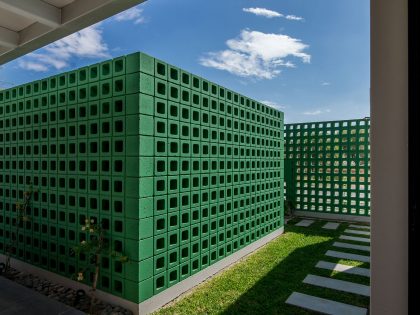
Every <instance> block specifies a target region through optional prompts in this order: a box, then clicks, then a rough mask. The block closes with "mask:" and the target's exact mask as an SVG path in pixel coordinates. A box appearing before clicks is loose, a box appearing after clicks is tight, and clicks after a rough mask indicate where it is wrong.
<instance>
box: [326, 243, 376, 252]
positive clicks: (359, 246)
mask: <svg viewBox="0 0 420 315" xmlns="http://www.w3.org/2000/svg"><path fill="white" fill-rule="evenodd" d="M333 246H334V247H341V248H350V249H358V250H364V251H366V252H370V246H366V245H355V244H350V243H342V242H334V244H333Z"/></svg>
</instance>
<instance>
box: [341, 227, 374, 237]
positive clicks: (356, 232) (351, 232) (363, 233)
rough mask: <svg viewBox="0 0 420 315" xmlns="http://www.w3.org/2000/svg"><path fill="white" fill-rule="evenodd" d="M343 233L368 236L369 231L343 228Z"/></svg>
mask: <svg viewBox="0 0 420 315" xmlns="http://www.w3.org/2000/svg"><path fill="white" fill-rule="evenodd" d="M344 233H347V234H356V235H366V236H370V231H359V230H351V229H346V230H344Z"/></svg>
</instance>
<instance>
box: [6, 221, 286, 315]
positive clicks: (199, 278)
mask: <svg viewBox="0 0 420 315" xmlns="http://www.w3.org/2000/svg"><path fill="white" fill-rule="evenodd" d="M283 232H284V227H281V228H279V229H278V230H276V231H274V232H272V233H270V234H268V235H266V236H264V237H263V238H261V239H259V240H257V241H255V242H253V243H251V244H249V245H248V246H246V247H244V248H242V249H241V250H239V251H237V252H235V253H233V254H232V255H229V256H228V257H226V258H223V259H222V260H220V261H218V262H217V263H215V264H213V265H211V266H209V267H207V268H206V269H204V270H202V271H200V272H198V273H196V274H195V275H193V276H191V277H189V278H187V279H185V280H183V281H181V282H179V283H177V284H176V285H174V286H172V287H170V288H169V289H167V290H165V291H163V292H161V293H159V294H157V295H155V296H153V297H151V298H150V299H148V300H146V301H144V302H142V303H140V304H136V303H133V302H130V301H127V300H125V299H123V298H120V297H117V296H115V295H112V294H109V293H106V292H103V291H99V290H98V291H96V296H97V297H98V298H99V299H101V300H105V301H107V302H109V303H111V304H116V305H120V306H122V307H124V308H126V309H129V310H131V311H132V312H133V313H134V314H139V315H146V314H150V313H152V312H154V311H156V310H157V309H159V308H161V307H162V306H164V305H166V304H168V303H169V302H171V301H173V300H174V299H176V298H177V297H179V296H180V295H181V294H183V293H185V292H187V291H188V290H190V289H192V288H194V287H195V286H197V285H198V284H200V283H201V282H203V281H205V280H206V279H208V278H210V277H212V276H213V275H215V274H217V273H219V272H220V271H222V270H223V269H225V268H227V267H229V266H230V265H232V264H234V263H235V262H237V261H238V260H240V259H241V258H243V257H245V256H247V255H249V254H251V253H252V252H254V251H255V250H257V249H258V248H260V247H262V246H264V245H265V244H267V243H268V242H270V241H272V240H274V239H275V238H277V237H279V236H280V235H281V234H283ZM5 258H6V256H5V255H2V254H0V259H1V260H4V259H5ZM11 265H12V267H13V268H16V269H18V270H21V271H25V272H29V273H32V274H35V275H37V276H39V277H42V278H45V279H48V280H50V281H52V282H55V283H58V284H61V285H63V286H67V287H69V288H73V289H83V290H85V291H86V292H88V291H89V290H90V287H89V286H87V285H85V284H82V283H79V282H76V281H73V280H70V279H68V278H65V277H63V276H61V275H58V274H55V273H53V272H50V271H47V270H44V269H41V268H39V267H36V266H33V265H30V264H28V263H25V262H22V261H20V260H17V259H13V258H12V260H11Z"/></svg>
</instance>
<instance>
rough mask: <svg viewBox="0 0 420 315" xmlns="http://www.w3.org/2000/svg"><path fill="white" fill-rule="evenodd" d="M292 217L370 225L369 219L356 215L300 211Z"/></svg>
mask: <svg viewBox="0 0 420 315" xmlns="http://www.w3.org/2000/svg"><path fill="white" fill-rule="evenodd" d="M294 215H296V216H299V217H306V218H316V219H325V220H335V221H350V222H363V223H370V217H363V216H358V215H348V214H335V213H321V212H312V211H302V210H296V211H294Z"/></svg>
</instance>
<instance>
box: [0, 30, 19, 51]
mask: <svg viewBox="0 0 420 315" xmlns="http://www.w3.org/2000/svg"><path fill="white" fill-rule="evenodd" d="M18 44H19V34H18V33H16V32H13V31H11V30H9V29H7V28H4V27H1V26H0V46H3V47H6V48H15V47H17V45H18Z"/></svg>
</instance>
